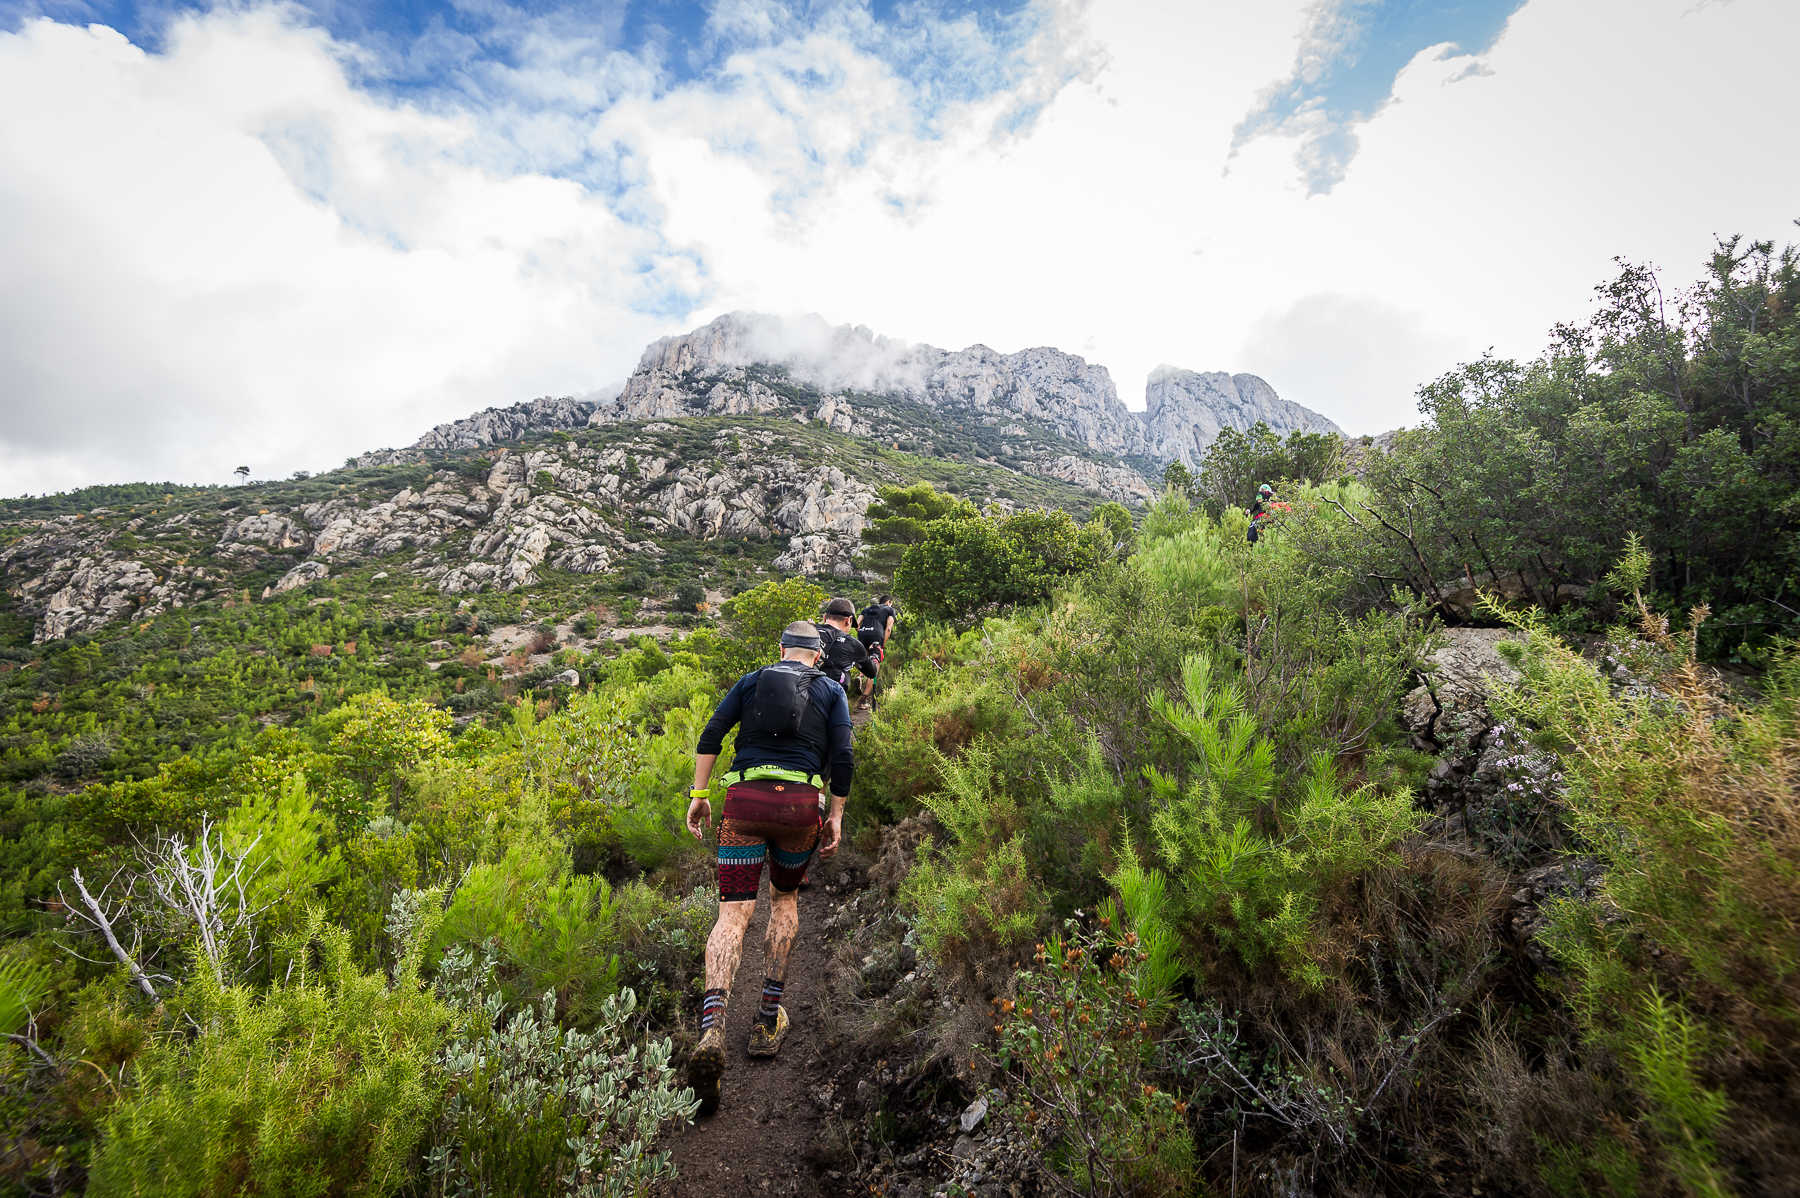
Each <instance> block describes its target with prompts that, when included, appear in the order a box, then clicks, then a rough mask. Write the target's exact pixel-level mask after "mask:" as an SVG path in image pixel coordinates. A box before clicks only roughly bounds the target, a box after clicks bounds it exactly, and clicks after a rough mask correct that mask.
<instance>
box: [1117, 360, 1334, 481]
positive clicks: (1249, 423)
mask: <svg viewBox="0 0 1800 1198" xmlns="http://www.w3.org/2000/svg"><path fill="white" fill-rule="evenodd" d="M1259 420H1260V421H1261V422H1262V423H1264V424H1266V425H1268V426H1269V427H1270V428H1271V429H1272V430H1274V431H1275V432H1276V433H1279V434H1281V435H1282V436H1286V435H1287V434H1288V433H1290V432H1308V433H1337V434H1338V435H1340V436H1341V435H1342V430H1341V429H1339V428H1338V426H1337V425H1335V424H1333V423H1332V422H1331V421H1330V420H1327V419H1326V418H1325V417H1323V416H1321V415H1319V414H1318V413H1317V412H1315V411H1313V410H1312V409H1311V408H1304V407H1301V406H1300V405H1299V404H1297V403H1295V402H1293V401H1292V400H1288V399H1283V398H1281V396H1279V395H1277V394H1275V388H1273V387H1271V386H1269V384H1268V383H1266V382H1264V381H1263V380H1262V379H1260V378H1258V377H1256V376H1255V375H1253V374H1226V373H1224V372H1223V371H1216V372H1213V373H1209V374H1201V373H1198V372H1196V371H1192V370H1177V369H1175V368H1174V367H1171V366H1162V367H1158V368H1157V370H1156V372H1155V373H1153V374H1152V375H1151V376H1150V382H1149V385H1148V386H1147V387H1146V388H1145V389H1144V425H1145V431H1146V436H1147V439H1148V448H1149V453H1150V454H1151V456H1153V457H1157V458H1162V459H1164V460H1167V461H1180V462H1183V463H1185V464H1186V465H1187V466H1188V467H1189V468H1192V467H1195V466H1198V465H1199V464H1200V458H1201V456H1202V455H1203V454H1205V452H1206V447H1207V446H1208V445H1211V444H1212V442H1213V438H1214V437H1217V436H1218V435H1219V430H1221V429H1226V428H1234V429H1237V430H1238V431H1240V432H1242V431H1244V430H1246V429H1249V428H1251V427H1253V426H1254V425H1255V424H1256V423H1257V421H1259Z"/></svg>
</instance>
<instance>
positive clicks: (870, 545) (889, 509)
mask: <svg viewBox="0 0 1800 1198" xmlns="http://www.w3.org/2000/svg"><path fill="white" fill-rule="evenodd" d="M976 514H977V513H976V511H975V505H974V504H972V503H970V502H969V501H968V500H966V499H962V498H959V497H957V496H955V495H946V494H945V493H944V492H942V491H940V490H938V489H937V488H936V487H934V486H932V485H931V484H930V483H928V482H920V483H914V484H913V485H912V486H910V487H882V488H881V489H880V490H879V491H877V492H876V493H875V502H874V503H872V504H870V505H869V511H868V516H867V519H868V522H869V523H868V526H867V527H866V528H865V529H864V530H863V536H862V546H863V547H862V549H861V551H860V556H861V558H862V562H863V564H864V565H865V566H867V567H868V568H869V569H871V570H875V571H878V572H879V573H882V574H885V575H887V576H889V577H890V578H891V577H893V575H894V572H895V571H896V570H897V569H899V566H900V558H901V555H902V554H904V553H905V552H906V548H907V546H909V545H917V544H918V543H919V542H921V541H923V540H924V539H925V530H926V528H927V527H928V526H929V525H930V524H931V523H932V522H933V521H936V520H945V519H949V518H952V517H973V516H975V515H976Z"/></svg>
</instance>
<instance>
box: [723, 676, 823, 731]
mask: <svg viewBox="0 0 1800 1198" xmlns="http://www.w3.org/2000/svg"><path fill="white" fill-rule="evenodd" d="M822 677H824V675H823V674H821V673H820V672H819V671H818V670H815V669H813V668H812V667H811V666H803V665H801V664H799V663H798V662H788V661H784V662H780V663H778V664H776V665H772V666H764V667H763V668H762V669H761V670H759V671H758V672H757V675H756V691H755V693H754V694H752V695H751V697H750V702H749V704H748V705H747V707H746V710H745V711H744V715H743V718H742V721H741V723H742V727H743V730H744V731H745V732H746V733H751V734H753V735H757V736H766V737H769V738H771V739H772V740H776V741H789V740H800V739H802V737H801V731H802V727H803V725H804V724H805V723H806V716H807V713H808V712H809V711H811V710H812V705H813V702H812V684H813V679H815V678H822Z"/></svg>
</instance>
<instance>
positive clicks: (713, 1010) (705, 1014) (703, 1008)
mask: <svg viewBox="0 0 1800 1198" xmlns="http://www.w3.org/2000/svg"><path fill="white" fill-rule="evenodd" d="M724 1018H725V992H724V991H723V990H708V991H707V992H706V993H705V994H703V995H701V997H700V1031H701V1034H703V1035H704V1034H705V1032H706V1030H707V1029H708V1028H710V1027H712V1026H713V1025H715V1024H717V1023H719V1022H720V1021H721V1020H723V1019H724Z"/></svg>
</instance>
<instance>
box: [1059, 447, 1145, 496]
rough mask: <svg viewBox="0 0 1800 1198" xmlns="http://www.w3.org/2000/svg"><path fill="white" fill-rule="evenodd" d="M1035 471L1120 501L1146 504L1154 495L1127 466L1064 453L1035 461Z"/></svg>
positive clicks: (1139, 475) (1142, 480)
mask: <svg viewBox="0 0 1800 1198" xmlns="http://www.w3.org/2000/svg"><path fill="white" fill-rule="evenodd" d="M1036 473H1038V474H1042V475H1044V476H1045V477H1046V478H1059V479H1061V480H1062V481H1063V482H1066V483H1073V484H1075V485H1076V486H1078V487H1080V488H1081V489H1082V490H1084V491H1091V492H1093V493H1094V494H1095V495H1103V496H1105V497H1106V498H1107V499H1113V500H1117V501H1118V502H1120V503H1148V502H1150V500H1152V499H1154V498H1155V497H1156V493H1155V492H1154V491H1152V490H1151V489H1150V484H1149V483H1147V482H1145V481H1144V476H1143V475H1141V474H1139V473H1138V472H1137V471H1135V470H1132V469H1130V468H1129V467H1126V466H1106V465H1102V464H1101V463H1099V462H1096V461H1093V460H1092V459H1090V458H1078V457H1076V456H1075V455H1074V454H1072V453H1066V454H1063V455H1061V456H1059V457H1056V458H1052V459H1050V460H1049V461H1045V462H1039V463H1037V469H1036Z"/></svg>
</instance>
